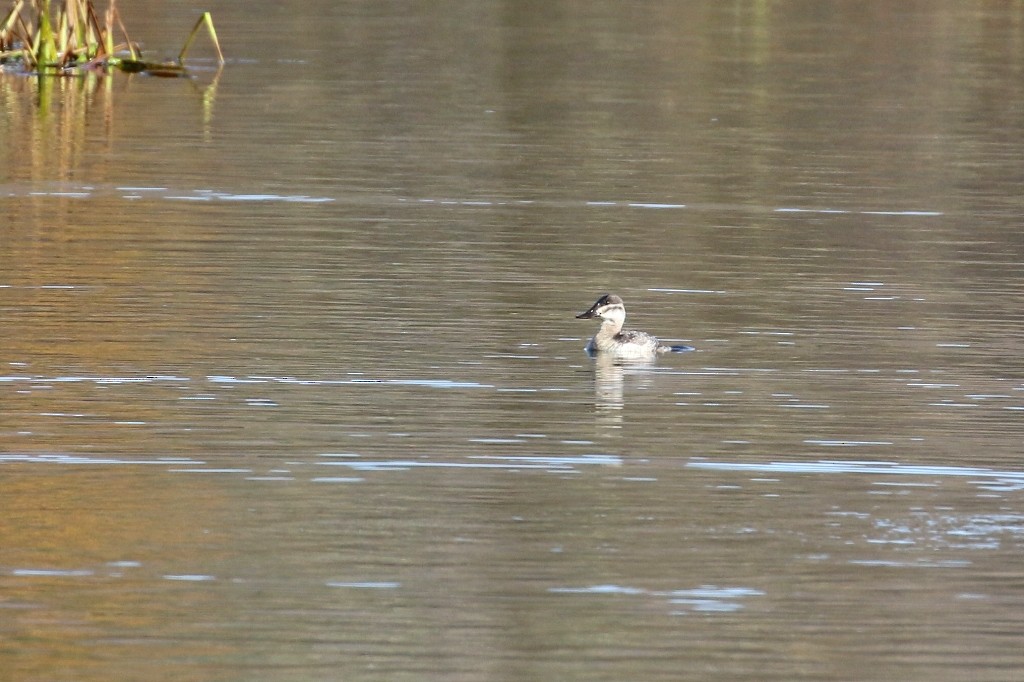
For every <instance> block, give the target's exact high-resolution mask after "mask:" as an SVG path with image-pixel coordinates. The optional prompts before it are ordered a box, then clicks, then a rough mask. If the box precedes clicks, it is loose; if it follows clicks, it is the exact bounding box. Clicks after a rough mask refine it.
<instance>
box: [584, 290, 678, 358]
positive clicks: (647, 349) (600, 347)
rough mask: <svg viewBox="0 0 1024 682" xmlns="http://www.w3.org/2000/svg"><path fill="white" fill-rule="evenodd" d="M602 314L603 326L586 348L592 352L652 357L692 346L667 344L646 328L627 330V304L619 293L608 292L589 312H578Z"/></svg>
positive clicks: (591, 314) (591, 315)
mask: <svg viewBox="0 0 1024 682" xmlns="http://www.w3.org/2000/svg"><path fill="white" fill-rule="evenodd" d="M594 317H598V318H600V319H601V326H600V327H599V328H598V330H597V333H596V334H594V338H592V339H590V341H589V342H588V343H587V347H586V351H587V353H590V354H591V355H593V354H596V353H607V354H609V355H613V356H615V357H618V358H623V359H628V360H634V359H635V360H643V359H651V358H654V357H655V356H657V355H658V354H659V353H668V352H669V351H674V350H691V349H690V348H689V346H663V345H662V344H661V343H659V342H658V339H657V337H654V336H651V335H650V334H648V333H646V332H638V331H623V330H622V325H623V323H624V322H625V321H626V306H625V305H623V303H622V299H621V298H619V297H618V296H616V295H615V294H605V295H604V296H602V297H601V298H599V299H597V302H596V303H595V304H594V305H592V306H591V307H590V310H588V311H586V312H585V313H580V314H579V315H577V316H576V319H578V320H589V319H591V318H594Z"/></svg>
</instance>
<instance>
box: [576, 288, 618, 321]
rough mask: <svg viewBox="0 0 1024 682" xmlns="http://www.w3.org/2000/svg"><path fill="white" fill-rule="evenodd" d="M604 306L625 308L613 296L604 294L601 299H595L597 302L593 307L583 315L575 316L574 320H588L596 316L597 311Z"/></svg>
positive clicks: (616, 297)
mask: <svg viewBox="0 0 1024 682" xmlns="http://www.w3.org/2000/svg"><path fill="white" fill-rule="evenodd" d="M605 306H622V307H625V306H624V305H623V303H622V299H621V298H619V297H618V296H616V295H615V294H604V295H603V296H601V298H599V299H597V302H596V303H595V304H594V305H592V306H590V310H588V311H586V312H585V313H580V314H579V315H577V316H576V319H577V320H589V319H590V318H592V317H594V316H596V315H597V311H598V310H599V309H600V308H603V307H605Z"/></svg>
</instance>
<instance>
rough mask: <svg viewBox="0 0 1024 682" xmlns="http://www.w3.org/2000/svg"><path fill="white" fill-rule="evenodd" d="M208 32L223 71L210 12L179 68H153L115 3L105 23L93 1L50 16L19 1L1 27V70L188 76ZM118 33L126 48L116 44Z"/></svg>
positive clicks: (45, 7)
mask: <svg viewBox="0 0 1024 682" xmlns="http://www.w3.org/2000/svg"><path fill="white" fill-rule="evenodd" d="M204 26H205V27H206V30H207V34H208V35H209V36H210V40H211V42H212V43H213V47H214V49H215V50H216V51H217V59H218V63H219V64H220V65H221V66H223V64H224V55H223V53H222V52H221V49H220V43H219V41H218V40H217V32H216V30H215V29H214V27H213V18H212V17H211V16H210V13H209V12H204V13H203V14H202V15H201V16H200V17H199V20H198V21H197V22H196V25H195V27H194V28H193V29H192V32H191V33H190V34H189V36H188V39H187V40H186V41H185V45H184V47H182V49H181V53H180V54H179V55H178V60H177V61H176V62H148V61H145V60H143V59H142V58H141V56H140V53H139V49H138V46H137V45H136V44H135V43H133V42H132V40H131V38H129V37H128V31H127V29H125V26H124V22H123V21H122V20H121V15H120V13H119V12H118V11H117V7H116V5H115V0H110V4H109V5H108V6H107V11H106V12H105V13H104V15H103V21H100V18H99V14H98V13H97V12H96V7H95V5H94V4H93V1H92V0H62V2H61V3H60V6H59V7H58V9H57V13H56V15H53V14H51V8H50V0H14V3H13V5H12V7H11V10H10V12H8V13H7V16H6V17H5V18H4V20H3V22H2V23H0V66H3V65H4V64H8V63H10V64H15V65H17V66H19V67H20V68H21V69H22V70H23V71H33V72H36V73H40V74H44V73H67V72H71V71H75V70H82V69H93V70H95V69H110V68H118V69H121V70H123V71H129V72H133V73H137V72H147V73H152V74H154V75H184V73H185V67H184V59H185V54H186V52H187V51H188V48H189V47H190V46H191V45H192V42H193V41H194V40H195V38H196V35H197V34H198V33H199V32H200V30H201V29H202V28H203V27H204ZM115 27H116V29H117V30H118V31H120V35H121V37H122V38H123V42H120V43H115V42H114V38H115Z"/></svg>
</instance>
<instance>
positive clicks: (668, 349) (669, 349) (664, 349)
mask: <svg viewBox="0 0 1024 682" xmlns="http://www.w3.org/2000/svg"><path fill="white" fill-rule="evenodd" d="M691 350H697V349H696V348H694V347H693V346H684V345H678V346H658V352H659V353H689V352H690V351H691Z"/></svg>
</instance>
